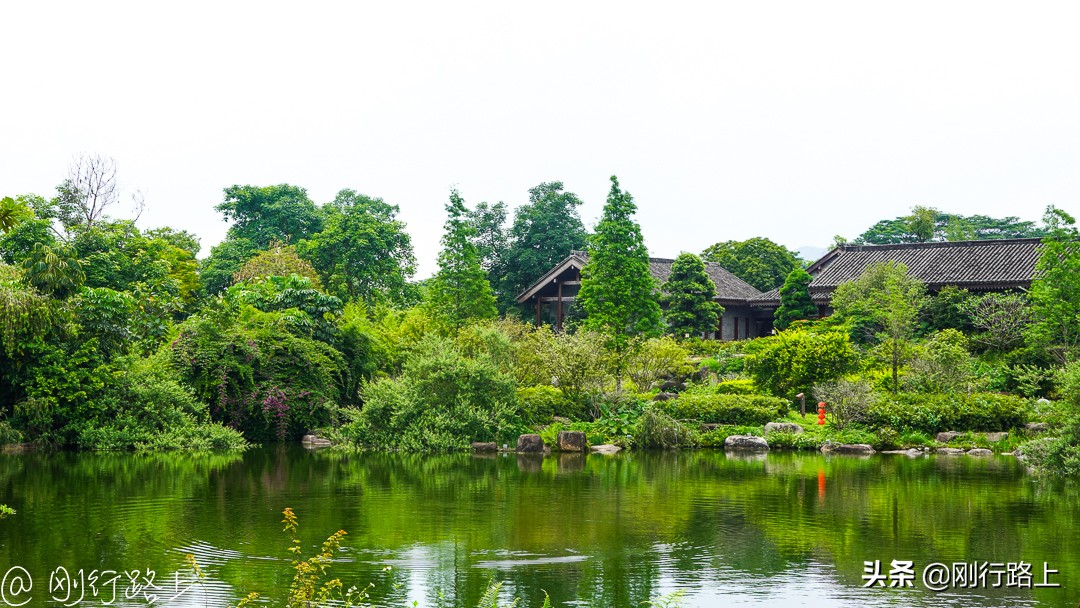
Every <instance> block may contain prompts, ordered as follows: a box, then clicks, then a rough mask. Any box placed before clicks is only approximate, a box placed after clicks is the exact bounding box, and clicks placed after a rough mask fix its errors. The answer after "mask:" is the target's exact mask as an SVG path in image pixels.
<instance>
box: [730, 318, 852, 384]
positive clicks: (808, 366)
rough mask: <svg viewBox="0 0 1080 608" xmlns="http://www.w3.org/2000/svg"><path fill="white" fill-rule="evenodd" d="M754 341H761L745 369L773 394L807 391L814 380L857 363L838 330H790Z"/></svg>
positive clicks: (829, 377)
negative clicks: (758, 348)
mask: <svg viewBox="0 0 1080 608" xmlns="http://www.w3.org/2000/svg"><path fill="white" fill-rule="evenodd" d="M757 341H758V342H761V343H763V344H762V345H761V347H760V350H759V351H758V352H757V353H755V354H753V355H750V356H748V357H747V360H746V370H747V371H748V372H749V373H750V375H751V376H752V377H753V378H754V382H755V383H757V385H758V386H760V387H761V388H763V389H765V390H767V391H769V392H770V393H771V394H773V395H776V396H783V397H792V396H794V395H795V394H796V393H809V392H810V389H811V387H813V385H814V384H816V383H819V382H827V381H829V380H834V379H836V378H840V377H842V376H844V375H845V374H848V373H850V372H852V371H854V370H855V367H856V363H857V357H856V354H855V349H854V348H853V347H852V345H851V340H850V339H849V338H848V335H847V334H846V333H844V332H840V331H810V330H805V329H790V330H787V331H783V332H780V333H779V334H777V335H775V336H772V337H768V338H761V339H759V340H757Z"/></svg>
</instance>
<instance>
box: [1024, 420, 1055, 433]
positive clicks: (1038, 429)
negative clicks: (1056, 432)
mask: <svg viewBox="0 0 1080 608" xmlns="http://www.w3.org/2000/svg"><path fill="white" fill-rule="evenodd" d="M1024 430H1025V431H1027V432H1029V433H1045V432H1046V431H1049V430H1050V425H1049V424H1046V423H1045V422H1029V423H1027V424H1025V425H1024Z"/></svg>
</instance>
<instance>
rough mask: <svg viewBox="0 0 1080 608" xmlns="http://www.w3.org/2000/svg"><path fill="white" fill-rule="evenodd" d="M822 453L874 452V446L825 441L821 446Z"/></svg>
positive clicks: (857, 453) (855, 453)
mask: <svg viewBox="0 0 1080 608" xmlns="http://www.w3.org/2000/svg"><path fill="white" fill-rule="evenodd" d="M821 452H822V454H854V455H863V454H866V455H869V454H875V450H874V446H872V445H869V444H833V443H826V444H825V445H823V446H821Z"/></svg>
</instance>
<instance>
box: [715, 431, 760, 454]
mask: <svg viewBox="0 0 1080 608" xmlns="http://www.w3.org/2000/svg"><path fill="white" fill-rule="evenodd" d="M724 449H725V450H733V451H734V450H738V451H741V450H746V451H751V452H764V451H766V450H768V449H769V442H768V441H765V438H764V437H755V436H754V435H728V437H727V438H726V439H724Z"/></svg>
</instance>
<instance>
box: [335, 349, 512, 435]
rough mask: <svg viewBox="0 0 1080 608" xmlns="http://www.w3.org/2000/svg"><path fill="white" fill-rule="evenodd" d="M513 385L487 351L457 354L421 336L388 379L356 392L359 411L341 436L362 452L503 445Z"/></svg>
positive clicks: (509, 425) (508, 431) (509, 429)
mask: <svg viewBox="0 0 1080 608" xmlns="http://www.w3.org/2000/svg"><path fill="white" fill-rule="evenodd" d="M514 404H515V395H514V380H513V378H512V377H511V376H509V375H507V374H505V373H502V372H500V371H499V369H498V367H497V365H496V363H495V361H493V359H492V353H483V354H480V356H477V357H467V356H465V355H464V354H463V353H462V352H461V350H460V349H459V348H457V347H456V346H455V345H454V344H453V343H451V342H450V341H448V340H446V339H442V338H438V337H436V336H428V337H427V338H425V339H424V340H423V341H422V342H421V343H420V344H419V345H418V346H417V348H416V350H415V351H414V352H413V353H412V356H411V357H410V358H409V360H408V361H407V362H406V363H405V369H404V371H403V372H402V374H401V376H400V377H399V378H396V379H389V378H387V379H381V380H378V381H376V382H374V383H372V384H370V385H368V386H366V387H365V388H364V407H363V409H362V410H360V411H359V412H355V413H352V414H351V416H352V419H351V421H350V422H348V423H347V424H345V425H344V426H343V427H342V428H341V431H340V433H341V437H342V438H344V439H345V440H347V441H349V442H351V443H353V444H355V445H356V446H358V447H360V448H364V449H397V450H410V451H415V450H426V451H446V450H455V449H456V450H460V449H465V448H467V447H468V445H469V442H471V441H500V440H502V441H504V442H505V441H510V440H512V439H513V438H516V436H517V432H518V431H519V430H520V427H519V426H518V420H519V416H518V413H517V412H516V411H515V407H514Z"/></svg>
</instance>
